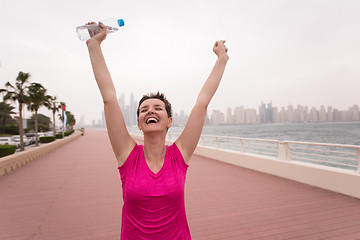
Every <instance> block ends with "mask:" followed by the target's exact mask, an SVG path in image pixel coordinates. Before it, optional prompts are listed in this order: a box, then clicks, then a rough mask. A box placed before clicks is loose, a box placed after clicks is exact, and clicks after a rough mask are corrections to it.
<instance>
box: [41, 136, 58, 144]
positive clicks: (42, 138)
mask: <svg viewBox="0 0 360 240" xmlns="http://www.w3.org/2000/svg"><path fill="white" fill-rule="evenodd" d="M53 141H55V137H54V136H47V137H41V138H40V142H41V143H49V142H53Z"/></svg>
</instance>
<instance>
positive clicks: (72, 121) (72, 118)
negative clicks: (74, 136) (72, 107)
mask: <svg viewBox="0 0 360 240" xmlns="http://www.w3.org/2000/svg"><path fill="white" fill-rule="evenodd" d="M66 117H67V119H68V123H69V126H70V129H71V130H73V129H74V125H75V124H76V119H75V116H74V115H73V114H72V113H71V112H69V111H66Z"/></svg>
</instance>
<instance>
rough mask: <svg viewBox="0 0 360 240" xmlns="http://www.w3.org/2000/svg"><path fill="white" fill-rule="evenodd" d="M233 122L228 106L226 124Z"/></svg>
mask: <svg viewBox="0 0 360 240" xmlns="http://www.w3.org/2000/svg"><path fill="white" fill-rule="evenodd" d="M233 123H234V119H233V115H232V111H231V108H230V107H228V108H227V113H226V124H233Z"/></svg>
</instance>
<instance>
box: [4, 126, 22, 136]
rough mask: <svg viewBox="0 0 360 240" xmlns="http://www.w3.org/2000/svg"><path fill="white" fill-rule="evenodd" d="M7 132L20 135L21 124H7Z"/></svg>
mask: <svg viewBox="0 0 360 240" xmlns="http://www.w3.org/2000/svg"><path fill="white" fill-rule="evenodd" d="M5 133H7V134H11V135H19V126H18V125H15V124H6V125H5Z"/></svg>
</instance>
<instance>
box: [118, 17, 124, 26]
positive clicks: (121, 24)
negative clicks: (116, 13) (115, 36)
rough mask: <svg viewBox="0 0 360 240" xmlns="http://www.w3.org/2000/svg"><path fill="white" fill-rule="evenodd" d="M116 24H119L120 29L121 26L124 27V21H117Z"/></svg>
mask: <svg viewBox="0 0 360 240" xmlns="http://www.w3.org/2000/svg"><path fill="white" fill-rule="evenodd" d="M117 22H118V24H119V26H120V27H122V26H124V25H125V23H124V20H122V19H118V21H117Z"/></svg>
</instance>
